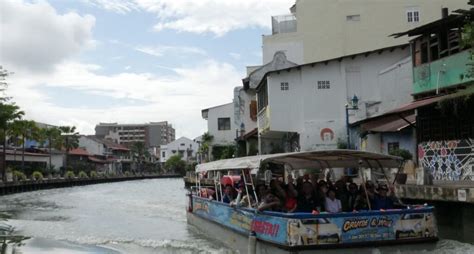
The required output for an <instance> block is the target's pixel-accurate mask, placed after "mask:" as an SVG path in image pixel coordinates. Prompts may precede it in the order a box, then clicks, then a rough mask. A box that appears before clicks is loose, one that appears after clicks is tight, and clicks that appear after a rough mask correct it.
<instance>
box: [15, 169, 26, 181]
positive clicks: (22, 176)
mask: <svg viewBox="0 0 474 254" xmlns="http://www.w3.org/2000/svg"><path fill="white" fill-rule="evenodd" d="M13 177H14V178H15V177H16V179H17V181H25V180H26V175H25V174H24V173H23V172H21V171H18V170H14V171H13Z"/></svg>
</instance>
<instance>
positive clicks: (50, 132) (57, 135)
mask: <svg viewBox="0 0 474 254" xmlns="http://www.w3.org/2000/svg"><path fill="white" fill-rule="evenodd" d="M43 132H44V135H45V136H46V139H47V142H48V152H49V169H52V162H51V161H52V153H51V150H52V148H53V147H54V148H56V149H61V130H60V129H59V128H58V127H49V128H45V129H43Z"/></svg>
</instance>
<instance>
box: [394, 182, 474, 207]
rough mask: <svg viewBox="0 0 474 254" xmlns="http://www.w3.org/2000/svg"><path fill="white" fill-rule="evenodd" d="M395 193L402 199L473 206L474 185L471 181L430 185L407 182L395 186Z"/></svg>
mask: <svg viewBox="0 0 474 254" xmlns="http://www.w3.org/2000/svg"><path fill="white" fill-rule="evenodd" d="M395 192H396V194H397V196H398V197H399V198H402V199H411V200H425V201H427V202H429V201H445V202H463V203H470V204H474V183H473V182H472V181H466V182H462V181H460V182H452V181H450V182H446V181H434V182H433V184H432V185H417V184H416V183H410V182H409V183H407V184H397V185H395Z"/></svg>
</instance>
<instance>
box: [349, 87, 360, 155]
mask: <svg viewBox="0 0 474 254" xmlns="http://www.w3.org/2000/svg"><path fill="white" fill-rule="evenodd" d="M358 105H359V98H357V96H356V95H355V94H354V96H353V97H352V99H351V105H350V106H349V105H348V104H346V129H347V149H350V148H351V136H350V129H349V110H358V109H359V106H358Z"/></svg>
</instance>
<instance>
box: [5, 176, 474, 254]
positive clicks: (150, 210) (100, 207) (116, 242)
mask: <svg viewBox="0 0 474 254" xmlns="http://www.w3.org/2000/svg"><path fill="white" fill-rule="evenodd" d="M183 186H184V183H183V180H182V179H156V180H142V181H130V182H119V183H108V184H98V185H88V186H81V187H73V188H64V189H53V190H43V191H36V192H29V193H20V194H15V195H10V196H4V197H0V218H6V221H4V222H2V223H7V224H9V225H11V226H13V227H14V228H15V231H16V234H21V235H24V236H28V237H31V239H28V240H26V241H24V245H23V246H20V247H18V249H17V250H19V252H21V253H233V252H232V250H229V249H227V248H225V246H223V245H221V244H220V243H219V242H218V241H215V240H213V239H209V238H207V237H206V234H205V233H202V232H199V230H197V229H195V228H193V227H192V226H188V225H187V223H186V213H185V206H186V196H185V193H186V190H185V189H184V187H183ZM366 250H368V251H369V253H373V254H378V253H409V252H411V253H418V251H416V252H414V251H410V250H411V248H405V247H403V248H402V247H400V248H399V247H390V248H382V249H379V248H373V249H370V248H369V249H366ZM422 251H423V252H424V253H474V245H471V244H468V243H461V242H458V241H454V240H441V241H439V242H438V243H437V244H436V245H432V246H430V248H427V249H426V250H422ZM17 253H18V251H17ZM342 253H347V252H342Z"/></svg>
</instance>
